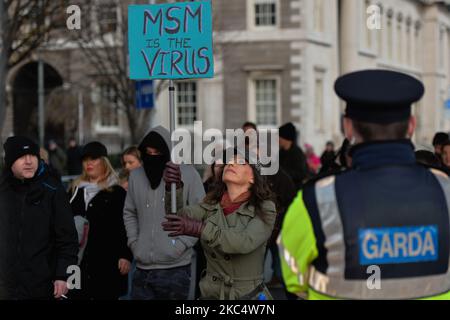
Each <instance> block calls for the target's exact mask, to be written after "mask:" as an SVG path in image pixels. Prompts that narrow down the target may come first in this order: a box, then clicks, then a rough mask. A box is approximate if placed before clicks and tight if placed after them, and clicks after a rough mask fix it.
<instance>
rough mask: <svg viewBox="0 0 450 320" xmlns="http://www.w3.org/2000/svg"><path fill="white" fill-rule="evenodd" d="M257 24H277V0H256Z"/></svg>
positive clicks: (259, 25)
mask: <svg viewBox="0 0 450 320" xmlns="http://www.w3.org/2000/svg"><path fill="white" fill-rule="evenodd" d="M254 10H255V20H254V21H255V26H257V27H262V26H276V25H277V23H278V21H277V0H254Z"/></svg>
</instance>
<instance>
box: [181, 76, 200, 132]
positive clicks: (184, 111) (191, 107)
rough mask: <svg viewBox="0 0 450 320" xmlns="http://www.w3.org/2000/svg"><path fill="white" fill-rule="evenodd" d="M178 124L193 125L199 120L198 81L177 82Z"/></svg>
mask: <svg viewBox="0 0 450 320" xmlns="http://www.w3.org/2000/svg"><path fill="white" fill-rule="evenodd" d="M177 89H178V90H177V124H178V125H180V126H192V125H194V121H196V120H197V83H196V82H192V81H191V82H180V83H177Z"/></svg>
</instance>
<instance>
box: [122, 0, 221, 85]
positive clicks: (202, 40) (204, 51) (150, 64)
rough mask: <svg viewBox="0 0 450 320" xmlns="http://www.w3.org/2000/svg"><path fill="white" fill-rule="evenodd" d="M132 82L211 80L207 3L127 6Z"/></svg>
mask: <svg viewBox="0 0 450 320" xmlns="http://www.w3.org/2000/svg"><path fill="white" fill-rule="evenodd" d="M128 47H129V53H130V78H131V79H136V80H137V79H189V78H212V77H213V76H214V61H213V48H212V9H211V3H210V2H207V1H197V2H183V3H170V4H159V5H130V6H128Z"/></svg>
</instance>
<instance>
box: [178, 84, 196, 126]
mask: <svg viewBox="0 0 450 320" xmlns="http://www.w3.org/2000/svg"><path fill="white" fill-rule="evenodd" d="M182 84H194V85H195V119H194V120H193V121H192V124H182V123H180V121H179V120H180V118H179V116H180V115H179V112H178V108H180V106H179V94H180V87H179V86H180V85H182ZM175 85H176V90H175V123H176V126H177V128H183V129H187V130H189V131H192V130H193V129H194V122H195V121H199V120H200V118H199V116H200V103H199V98H200V95H199V82H198V81H196V80H182V81H177V82H176V83H175ZM191 92H192V91H191ZM190 102H191V101H190Z"/></svg>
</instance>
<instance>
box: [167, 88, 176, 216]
mask: <svg viewBox="0 0 450 320" xmlns="http://www.w3.org/2000/svg"><path fill="white" fill-rule="evenodd" d="M169 105H170V110H169V113H170V144H171V148H170V149H171V150H173V148H174V147H175V146H174V143H173V140H172V134H173V132H174V131H175V84H174V81H173V80H169ZM170 189H171V190H170V191H171V192H170V197H171V202H172V203H171V204H172V206H171V212H172V213H173V214H176V213H177V185H176V184H175V183H172V184H171V186H170Z"/></svg>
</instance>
